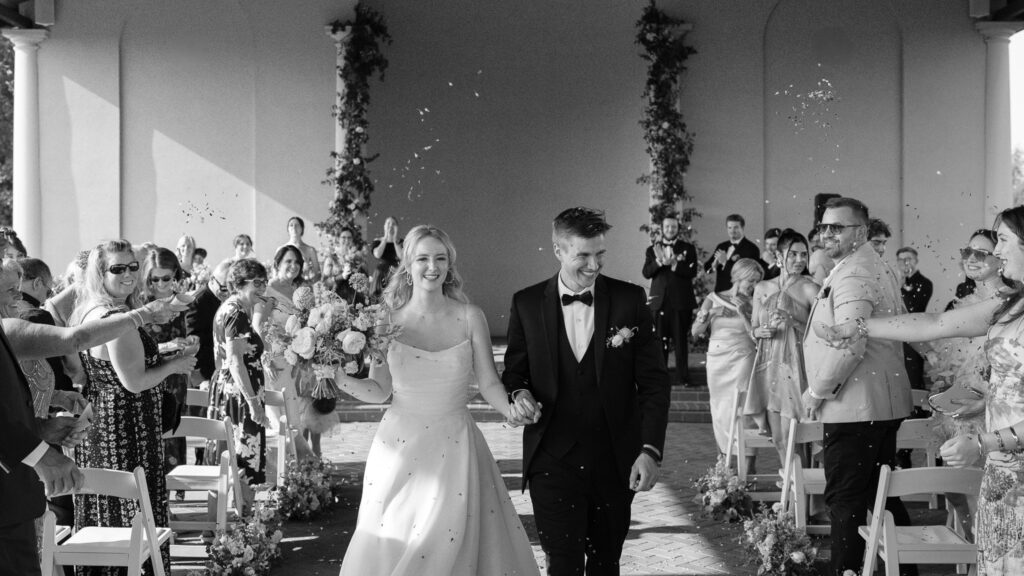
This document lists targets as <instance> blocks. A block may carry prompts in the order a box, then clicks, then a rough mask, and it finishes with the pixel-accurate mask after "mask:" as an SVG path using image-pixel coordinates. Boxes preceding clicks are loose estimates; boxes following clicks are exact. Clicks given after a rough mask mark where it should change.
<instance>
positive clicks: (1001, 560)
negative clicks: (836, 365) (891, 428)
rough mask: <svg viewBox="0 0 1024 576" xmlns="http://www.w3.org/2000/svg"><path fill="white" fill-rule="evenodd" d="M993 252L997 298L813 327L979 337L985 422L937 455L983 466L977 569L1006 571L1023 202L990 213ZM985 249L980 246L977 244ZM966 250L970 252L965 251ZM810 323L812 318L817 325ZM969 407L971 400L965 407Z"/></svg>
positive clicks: (1023, 280) (1018, 539)
mask: <svg viewBox="0 0 1024 576" xmlns="http://www.w3.org/2000/svg"><path fill="white" fill-rule="evenodd" d="M995 229H996V238H997V243H996V245H995V250H994V253H993V254H994V256H995V257H996V259H997V260H998V261H999V262H1001V263H1002V268H1003V271H1002V274H1003V276H1004V277H1005V278H1007V279H1008V280H1010V281H1011V282H1012V283H1013V286H1012V287H1011V288H1010V289H1009V290H1008V291H1007V292H1006V293H1005V294H1002V295H1000V296H999V297H996V298H987V299H984V300H981V301H980V302H977V303H975V304H970V305H965V306H962V307H959V308H955V309H953V310H949V311H946V312H943V313H941V314H937V313H917V314H907V315H902V316H897V317H895V318H885V319H879V320H874V319H869V320H867V321H865V322H863V323H861V324H860V325H858V324H857V323H855V322H847V323H845V324H840V325H837V326H832V327H828V326H818V327H817V328H818V329H819V330H820V331H821V332H822V336H823V337H824V338H827V339H828V340H830V341H832V342H833V343H834V344H836V345H839V346H848V347H856V346H857V343H859V342H860V341H862V340H863V339H864V336H866V337H867V339H869V340H873V339H886V340H897V341H908V342H918V341H920V342H927V341H931V340H936V339H938V338H980V337H982V336H986V342H985V345H984V349H985V353H986V356H987V357H988V361H989V364H990V367H991V369H990V370H989V375H988V391H987V394H986V395H985V429H984V430H986V431H979V432H978V433H969V432H967V431H964V432H965V433H961V434H958V435H957V436H955V437H953V438H952V439H950V440H947V441H946V442H945V443H944V444H943V445H942V446H941V447H940V448H939V455H940V456H942V459H943V461H944V462H945V463H946V464H947V465H950V466H975V465H979V464H980V465H982V466H984V468H985V475H984V478H983V479H982V483H981V497H979V498H978V511H977V518H976V519H975V540H976V543H977V545H978V574H979V575H985V576H1004V575H1005V576H1009V575H1011V574H1012V575H1016V574H1021V573H1024V533H1022V532H1021V530H1020V527H1021V526H1022V525H1024V498H1020V497H1019V495H1020V492H1021V485H1020V482H1019V481H1018V479H1019V478H1020V477H1021V476H1022V475H1024V460H1022V459H1021V458H1020V452H1021V450H1024V442H1022V440H1021V431H1024V387H1022V386H1021V385H1020V381H1021V370H1020V367H1021V365H1022V364H1024V323H1022V321H1021V320H1022V318H1024V206H1016V207H1013V208H1007V209H1006V210H1003V211H1002V212H1000V213H999V215H998V216H996V222H995ZM983 250H984V249H983ZM969 257H976V255H974V254H969ZM816 326H817V325H816ZM967 408H971V407H969V406H968V407H967Z"/></svg>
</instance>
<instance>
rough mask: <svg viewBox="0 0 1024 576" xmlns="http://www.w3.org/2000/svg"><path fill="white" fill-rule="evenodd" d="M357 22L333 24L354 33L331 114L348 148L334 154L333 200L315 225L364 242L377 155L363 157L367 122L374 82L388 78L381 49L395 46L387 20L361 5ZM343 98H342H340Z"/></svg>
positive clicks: (329, 172)
mask: <svg viewBox="0 0 1024 576" xmlns="http://www.w3.org/2000/svg"><path fill="white" fill-rule="evenodd" d="M355 14H356V15H355V19H354V20H346V21H341V20H335V21H334V22H331V24H330V26H331V33H332V34H338V33H341V32H343V31H344V30H345V29H346V28H349V29H350V30H351V32H350V36H349V38H348V39H347V41H346V42H343V43H342V45H341V46H340V47H339V48H338V50H339V53H340V52H341V51H344V58H343V59H342V62H343V63H342V64H341V65H339V66H338V75H339V76H340V77H341V78H342V80H343V81H344V83H345V94H344V98H343V99H342V101H341V104H340V106H336V107H335V109H334V110H333V111H332V113H333V116H334V117H335V118H336V119H337V121H338V125H340V126H341V127H342V129H343V130H345V149H344V150H335V151H333V152H331V159H332V160H333V161H334V162H332V166H331V167H330V168H329V169H328V170H327V179H326V180H324V184H327V185H329V186H331V187H332V188H333V189H334V198H333V199H332V200H331V202H330V204H329V205H328V214H327V218H326V219H325V220H324V221H323V222H318V223H317V224H316V226H317V228H319V229H320V230H321V231H322V232H324V233H326V234H329V235H331V236H333V237H337V236H338V234H340V233H341V231H342V230H349V231H351V232H352V234H353V238H354V239H355V241H356V242H357V243H359V244H362V242H363V234H362V226H361V225H360V223H359V219H360V218H361V217H365V216H367V215H368V213H369V210H370V196H371V194H372V193H373V180H371V179H370V171H369V170H368V169H367V164H369V163H370V162H372V161H374V160H375V159H376V158H377V156H379V155H378V154H375V155H373V156H369V157H365V156H363V150H364V148H365V147H366V143H367V141H369V134H368V133H367V126H368V124H369V122H368V121H367V119H366V114H367V110H368V109H369V107H370V79H371V78H372V77H374V76H377V77H378V78H379V79H380V80H383V79H384V70H386V69H387V67H388V60H387V58H386V57H385V56H384V53H383V52H382V51H381V45H382V44H391V35H390V34H388V28H387V25H386V24H385V22H384V17H383V16H381V15H380V14H379V13H378V12H376V11H374V10H373V9H372V8H369V7H367V6H365V5H364V4H362V3H359V4H356V10H355ZM339 96H340V95H339Z"/></svg>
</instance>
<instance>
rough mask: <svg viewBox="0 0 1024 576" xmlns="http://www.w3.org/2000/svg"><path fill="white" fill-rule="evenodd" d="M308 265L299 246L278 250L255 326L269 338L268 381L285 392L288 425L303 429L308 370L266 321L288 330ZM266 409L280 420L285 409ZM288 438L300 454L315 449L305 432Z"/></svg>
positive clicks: (317, 451) (316, 442) (316, 435)
mask: <svg viewBox="0 0 1024 576" xmlns="http://www.w3.org/2000/svg"><path fill="white" fill-rule="evenodd" d="M304 265H305V259H304V258H303V256H302V252H301V251H300V250H299V249H298V248H296V247H295V246H292V245H291V244H285V245H284V246H281V247H280V248H278V249H277V252H276V253H275V254H274V273H273V278H271V280H270V282H269V283H268V284H267V291H266V292H265V293H264V298H265V299H266V300H267V302H266V305H264V303H262V302H259V303H257V304H256V305H255V306H254V307H253V326H255V327H256V329H257V331H258V332H259V334H260V338H262V339H263V340H264V342H266V347H267V349H268V355H269V359H270V362H271V366H270V371H269V373H270V374H273V376H272V377H270V378H266V379H265V380H266V382H265V384H266V386H267V389H269V390H279V391H281V393H282V394H283V395H284V410H285V413H284V416H285V417H286V418H287V421H288V425H289V426H293V427H295V428H296V429H303V426H302V418H301V414H302V411H301V410H300V398H299V394H300V392H301V391H300V390H299V384H300V383H301V382H302V379H303V377H304V376H305V374H304V371H302V370H300V369H298V367H293V366H292V365H290V364H289V363H288V362H287V361H286V360H285V358H284V348H277V347H274V346H272V342H269V341H268V338H267V332H266V330H267V328H266V325H267V324H272V325H274V327H275V328H277V330H279V331H281V332H284V330H285V324H286V323H287V321H288V318H289V317H290V316H292V315H297V314H298V313H299V309H298V308H297V307H296V306H295V304H294V303H293V302H292V296H293V295H294V294H295V289H296V288H298V287H299V286H302V285H303V283H304V281H303V274H302V270H303V267H304ZM265 373H266V371H265ZM310 403H312V402H310ZM266 411H267V415H268V416H269V417H270V421H271V422H273V423H276V422H279V421H280V418H281V413H280V410H279V409H278V408H277V407H276V406H267V408H266ZM331 416H332V417H334V419H335V420H337V416H335V415H334V414H333V413H332V414H331ZM305 433H306V430H303V434H304V435H305ZM286 442H287V443H288V444H289V445H290V446H291V448H292V451H293V453H295V454H296V455H298V456H300V457H302V456H306V455H307V454H309V453H311V451H310V448H309V446H308V445H307V444H306V441H305V439H304V437H303V436H298V437H294V438H293V437H292V436H291V434H289V435H288V438H286ZM312 442H313V449H312V453H315V454H316V455H317V456H320V434H319V433H314V434H313V438H312Z"/></svg>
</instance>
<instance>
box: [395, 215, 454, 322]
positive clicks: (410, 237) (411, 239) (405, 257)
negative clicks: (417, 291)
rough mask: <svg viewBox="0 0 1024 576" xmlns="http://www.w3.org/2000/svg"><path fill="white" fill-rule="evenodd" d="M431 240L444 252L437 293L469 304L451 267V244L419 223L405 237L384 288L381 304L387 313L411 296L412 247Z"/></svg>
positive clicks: (435, 229) (440, 232)
mask: <svg viewBox="0 0 1024 576" xmlns="http://www.w3.org/2000/svg"><path fill="white" fill-rule="evenodd" d="M425 238H433V239H435V240H437V241H438V242H440V243H441V244H442V245H444V249H445V250H446V251H447V252H448V274H447V275H446V276H445V277H444V286H443V287H442V289H441V291H442V293H444V295H445V296H447V297H449V298H451V299H452V300H457V301H459V302H462V303H463V304H468V303H469V298H468V297H467V296H466V293H465V292H463V291H462V276H460V275H459V270H458V269H457V268H456V267H455V245H454V244H452V240H451V238H449V237H448V234H446V233H445V231H444V230H441V229H440V228H438V227H436V226H431V225H428V224H420V225H419V226H416V227H415V228H413V229H412V230H409V233H408V234H406V235H405V241H404V242H403V247H402V260H401V262H399V264H398V268H396V269H395V272H394V274H392V275H391V279H390V280H389V281H388V285H387V288H385V289H384V303H385V304H386V305H387V307H388V308H390V309H391V310H398V309H399V308H401V307H402V306H405V305H406V304H407V303H408V302H409V298H411V297H412V275H411V274H410V273H409V265H410V264H411V263H412V259H413V256H414V255H415V254H414V252H415V250H416V246H417V245H419V243H420V242H421V241H422V240H423V239H425Z"/></svg>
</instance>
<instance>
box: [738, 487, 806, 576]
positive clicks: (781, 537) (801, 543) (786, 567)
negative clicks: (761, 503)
mask: <svg viewBox="0 0 1024 576" xmlns="http://www.w3.org/2000/svg"><path fill="white" fill-rule="evenodd" d="M740 542H741V544H742V545H743V548H744V550H745V551H746V553H747V555H748V557H749V558H750V561H751V563H752V564H757V567H758V568H757V574H758V576H814V575H817V574H820V573H822V571H821V570H819V568H820V567H819V566H817V565H816V563H817V560H818V548H817V547H816V546H814V545H813V544H812V543H811V539H810V537H809V536H808V535H807V534H806V533H805V532H804V531H803V530H800V529H798V528H797V527H796V521H795V519H794V518H793V514H792V513H790V512H784V511H783V510H782V505H781V504H779V503H778V502H776V503H775V504H774V505H773V506H772V508H771V510H766V511H764V512H759V513H757V514H756V515H755V516H754V517H753V518H751V519H750V520H747V521H745V522H744V523H743V536H742V537H741V539H740Z"/></svg>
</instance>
